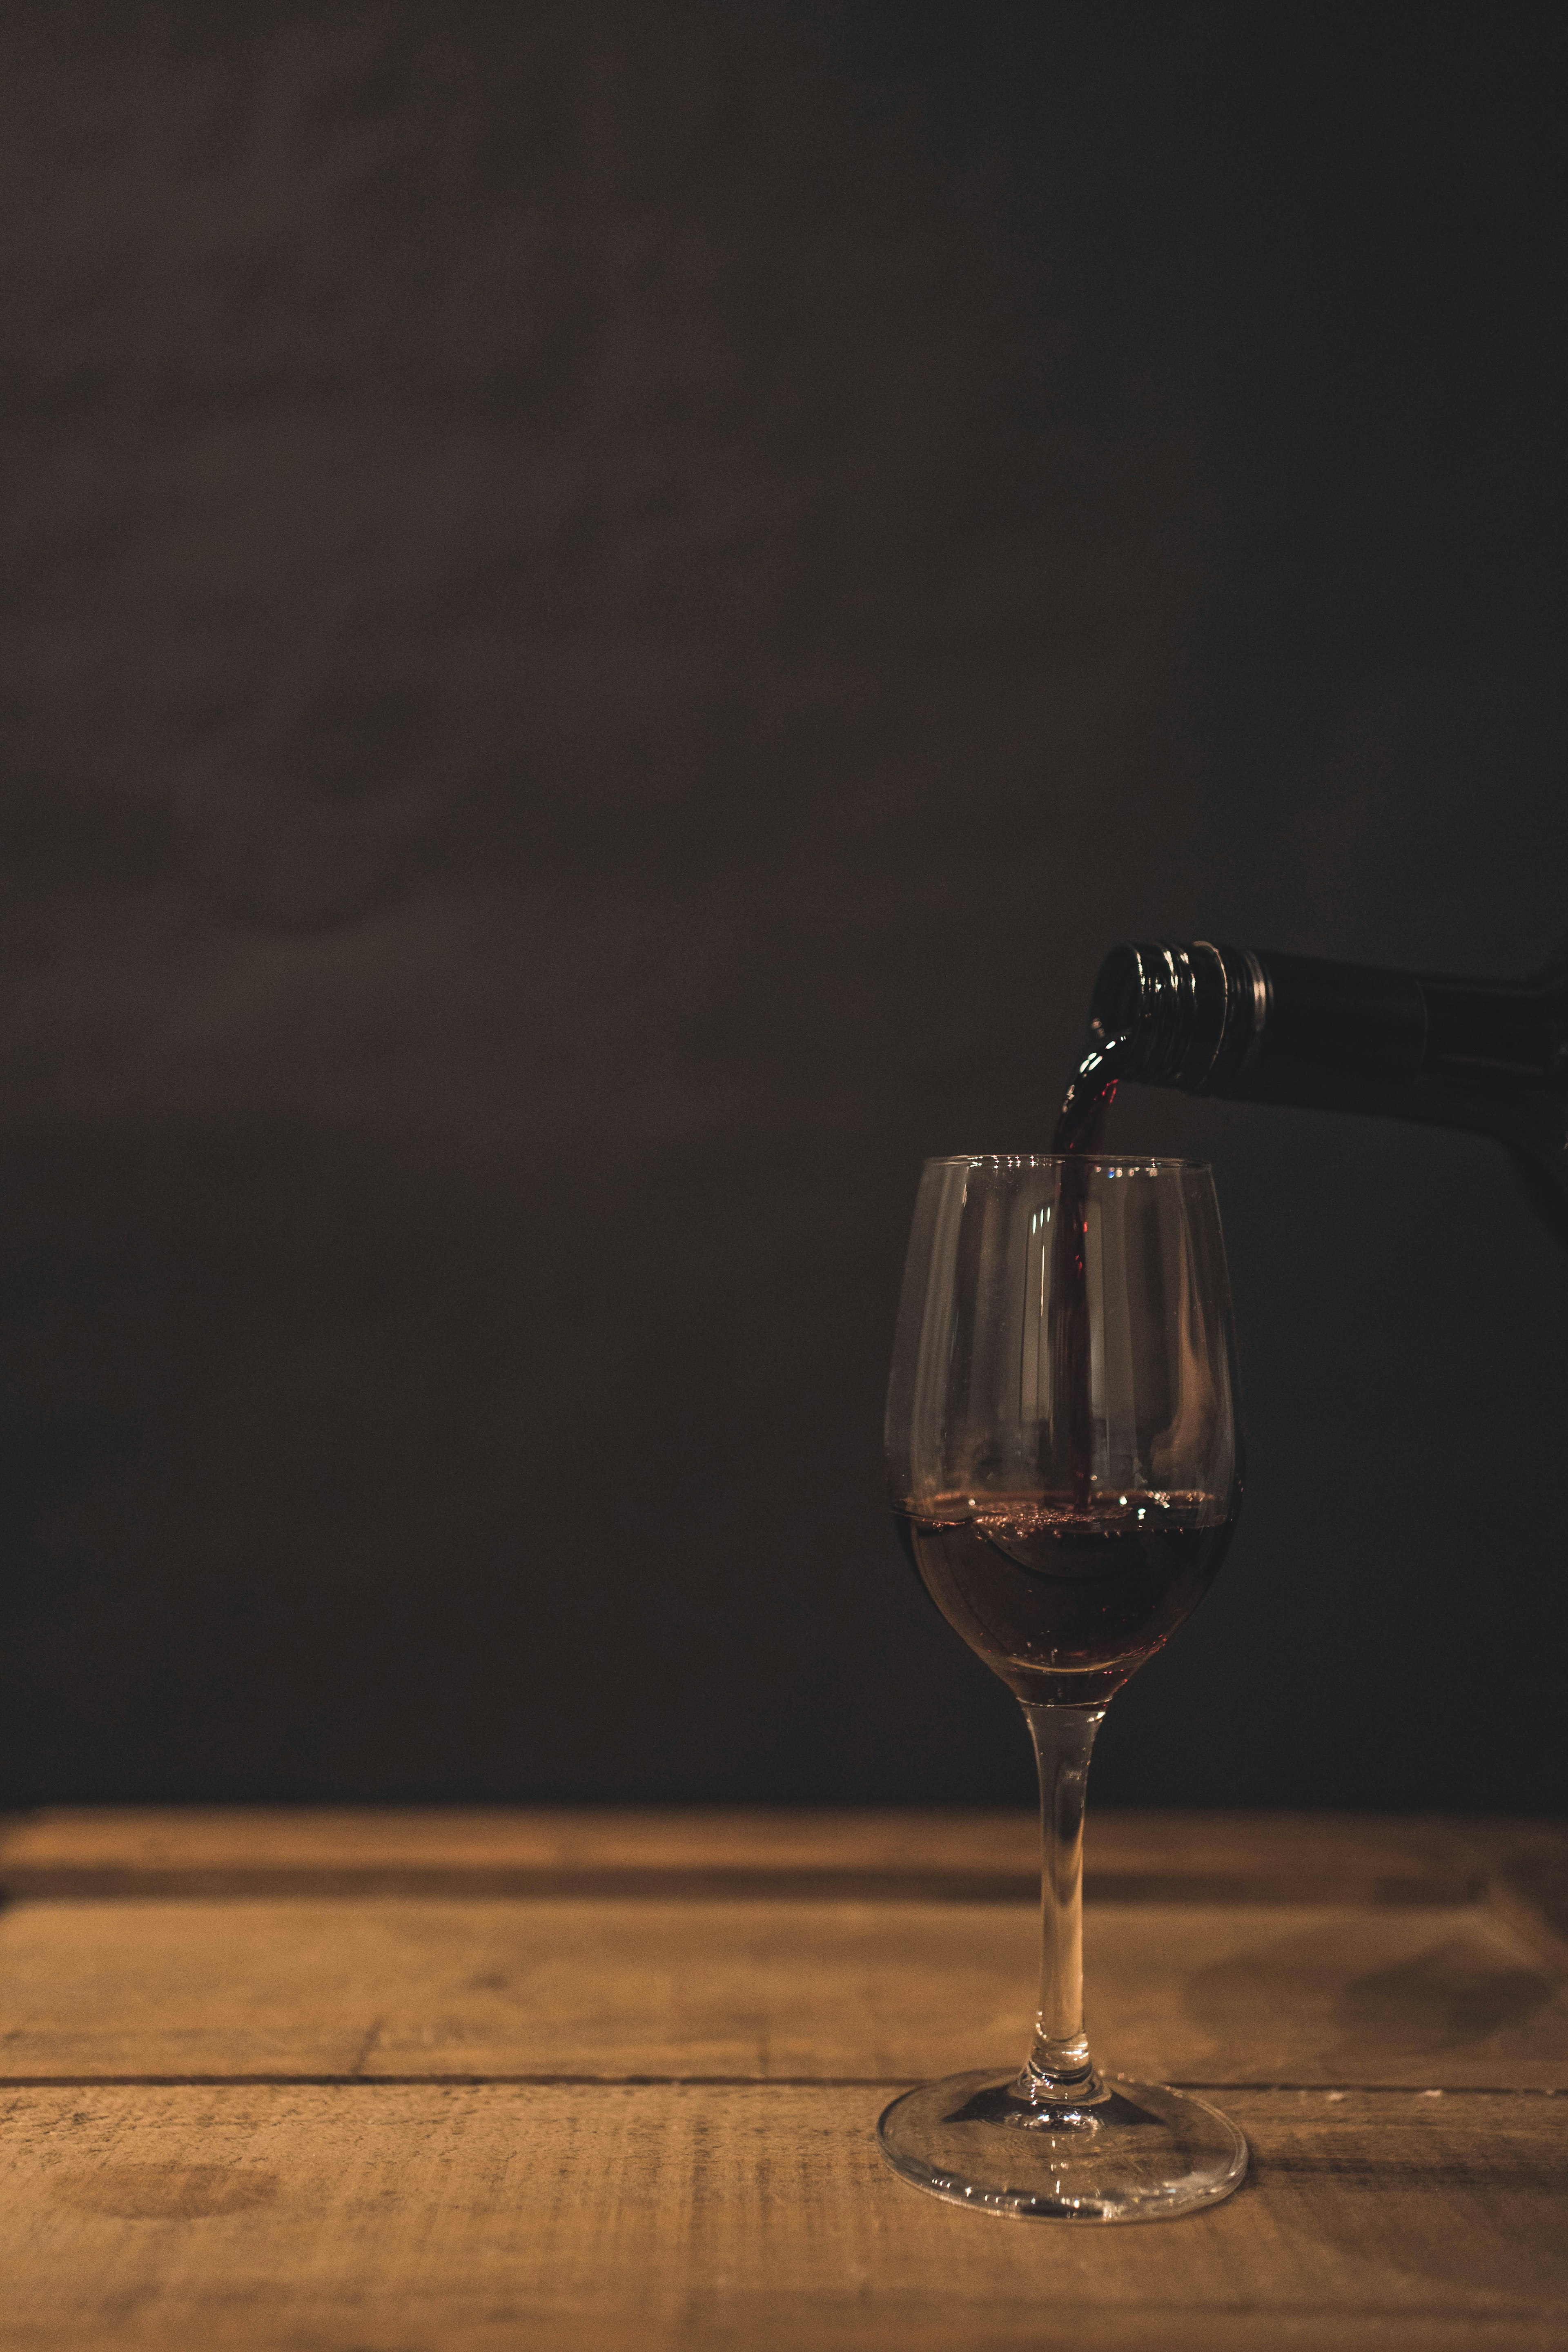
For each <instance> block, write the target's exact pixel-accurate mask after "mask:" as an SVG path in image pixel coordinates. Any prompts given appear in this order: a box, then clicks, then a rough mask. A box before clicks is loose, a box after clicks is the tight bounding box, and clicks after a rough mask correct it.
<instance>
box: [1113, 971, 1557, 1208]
mask: <svg viewBox="0 0 1568 2352" xmlns="http://www.w3.org/2000/svg"><path fill="white" fill-rule="evenodd" d="M1089 1035H1090V1040H1091V1045H1092V1046H1093V1047H1094V1048H1095V1049H1096V1050H1097V1051H1098V1053H1099V1054H1100V1056H1101V1057H1102V1062H1103V1066H1104V1067H1105V1070H1106V1074H1107V1076H1112V1075H1114V1076H1115V1078H1117V1079H1121V1078H1127V1079H1131V1080H1134V1081H1136V1082H1138V1083H1140V1084H1142V1085H1144V1086H1156V1087H1180V1088H1181V1089H1182V1090H1183V1091H1184V1092H1185V1093H1187V1094H1194V1095H1222V1096H1225V1097H1226V1098H1227V1099H1229V1100H1232V1101H1237V1102H1266V1103H1291V1104H1296V1105H1299V1106H1300V1107H1302V1108H1310V1109H1316V1110H1356V1111H1370V1112H1373V1113H1375V1114H1378V1115H1381V1116H1382V1117H1384V1118H1408V1119H1420V1120H1424V1121H1426V1122H1427V1123H1428V1124H1432V1125H1436V1126H1440V1127H1455V1128H1469V1129H1475V1130H1477V1131H1479V1133H1482V1134H1485V1135H1491V1136H1495V1137H1496V1138H1497V1139H1499V1140H1500V1142H1503V1143H1506V1144H1507V1145H1509V1146H1510V1149H1511V1150H1513V1151H1514V1153H1515V1154H1516V1156H1517V1157H1518V1159H1519V1160H1520V1163H1521V1167H1522V1169H1523V1171H1524V1172H1525V1175H1526V1178H1527V1180H1528V1181H1529V1182H1530V1185H1531V1192H1532V1193H1533V1194H1534V1196H1535V1198H1536V1201H1537V1204H1538V1205H1539V1206H1540V1207H1541V1208H1542V1209H1543V1210H1544V1211H1545V1213H1546V1214H1547V1215H1548V1217H1549V1218H1550V1219H1551V1222H1552V1224H1553V1225H1554V1227H1555V1229H1556V1231H1557V1232H1558V1233H1559V1234H1560V1235H1562V1237H1563V1239H1564V1240H1568V951H1560V952H1559V954H1558V955H1557V956H1556V957H1555V958H1554V959H1553V960H1552V962H1551V963H1550V964H1549V965H1548V966H1547V967H1546V968H1545V969H1544V970H1543V971H1540V972H1538V973H1536V974H1535V975H1534V976H1533V977H1532V978H1531V979H1528V980H1456V979H1450V978H1447V977H1446V976H1439V975H1437V974H1435V973H1430V972H1404V971H1381V970H1379V969H1377V968H1376V967H1375V966H1373V965H1368V964H1349V963H1332V962H1329V961H1325V960H1323V959H1321V958H1319V957H1316V956H1298V955H1279V954H1276V953H1274V952H1273V951H1272V950H1258V949H1255V948H1236V947H1224V946H1220V945H1218V944H1216V943H1215V942H1214V941H1212V940H1193V941H1191V942H1188V943H1186V944H1180V943H1176V942H1173V941H1169V940H1157V941H1153V942H1148V943H1143V942H1140V943H1136V944H1133V943H1126V944H1123V945H1121V946H1119V947H1115V948H1112V950H1110V954H1109V955H1108V956H1107V957H1106V959H1105V961H1104V963H1103V964H1102V965H1101V967H1100V977H1099V979H1098V980H1097V981H1096V982H1095V988H1094V995H1093V999H1092V1002H1091V1004H1090V1010H1089Z"/></svg>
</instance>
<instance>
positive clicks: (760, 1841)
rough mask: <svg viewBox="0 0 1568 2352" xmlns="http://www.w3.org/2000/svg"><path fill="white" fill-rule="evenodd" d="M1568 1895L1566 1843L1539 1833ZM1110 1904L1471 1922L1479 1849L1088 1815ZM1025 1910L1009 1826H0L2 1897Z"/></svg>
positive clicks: (866, 1820)
mask: <svg viewBox="0 0 1568 2352" xmlns="http://www.w3.org/2000/svg"><path fill="white" fill-rule="evenodd" d="M1539 1838H1540V1839H1541V1840H1543V1841H1544V1843H1542V1844H1541V1849H1540V1850H1541V1853H1542V1856H1543V1857H1544V1859H1545V1860H1546V1862H1547V1863H1548V1864H1550V1863H1551V1861H1552V1856H1555V1858H1556V1865H1557V1866H1558V1867H1559V1868H1560V1869H1561V1871H1562V1875H1563V1884H1564V1885H1568V1832H1564V1831H1563V1830H1561V1829H1557V1830H1552V1829H1545V1830H1542V1832H1540V1833H1539ZM1088 1874H1089V1886H1090V1889H1091V1891H1092V1892H1093V1893H1094V1894H1095V1895H1097V1896H1098V1898H1099V1899H1100V1900H1101V1901H1116V1900H1120V1901H1131V1902H1148V1901H1160V1900H1165V1899H1174V1900H1181V1901H1186V1902H1214V1903H1223V1902H1253V1903H1258V1902H1276V1901H1278V1902H1290V1903H1312V1902H1328V1903H1359V1902H1376V1903H1390V1902H1393V1903H1397V1902H1411V1903H1425V1904H1434V1903H1462V1902H1471V1901H1476V1900H1479V1898H1480V1896H1481V1895H1482V1894H1483V1892H1484V1889H1485V1885H1486V1881H1487V1874H1488V1847H1487V1841H1486V1838H1485V1835H1484V1832H1483V1830H1481V1829H1478V1828H1472V1827H1470V1826H1465V1827H1460V1826H1458V1825H1456V1824H1455V1823H1453V1822H1448V1821H1443V1820H1436V1819H1432V1818H1423V1817H1419V1816H1398V1817H1379V1816H1373V1815H1367V1816H1361V1815H1347V1814H1335V1813H1317V1814H1310V1813H1298V1814H1268V1813H1150V1812H1131V1811H1126V1812H1121V1811H1109V1810H1108V1811H1102V1812H1100V1813H1098V1814H1091V1817H1090V1830H1089V1846H1088ZM849 1882H853V1883H854V1889H855V1891H857V1892H859V1893H862V1894H866V1895H878V1894H888V1895H900V1894H910V1895H920V1896H921V1898H922V1899H924V1900H928V1901H929V1900H940V1899H942V1897H943V1896H944V1895H952V1896H954V1897H955V1898H956V1899H959V1900H971V1899H973V1898H974V1897H976V1896H982V1897H985V1898H987V1899H1016V1900H1020V1901H1025V1902H1030V1903H1032V1902H1034V1901H1035V1900H1036V1898H1037V1891H1038V1846H1037V1828H1036V1824H1035V1820H1034V1817H1033V1815H1032V1814H1030V1813H1026V1812H1022V1811H1017V1812H914V1811H910V1812H902V1811H900V1812H893V1811H880V1812H865V1811H859V1812H826V1811H815V1812H803V1811H769V1812H758V1811H712V1810H710V1811H688V1812H668V1811H667V1812H639V1811H626V1810H611V1809H605V1810H595V1809H590V1808H585V1807H584V1808H575V1809H574V1808H554V1809H551V1808H541V1809H539V1810H536V1811H521V1810H517V1809H508V1808H502V1807H495V1808H489V1809H479V1808H460V1807H454V1808H451V1809H449V1810H447V1809H436V1808H427V1809H424V1810H418V1809H413V1810H407V1811H402V1810H398V1811H394V1810H378V1809H374V1808H368V1807H362V1808H355V1809H347V1808H342V1809H331V1808H322V1809H321V1810H319V1811H318V1810H311V1811H305V1810H300V1809H293V1810H289V1811H283V1810H268V1809H266V1808H260V1807H258V1808H255V1809H249V1808H247V1809H243V1810H241V1809H238V1808H233V1807H216V1806H215V1807H177V1808H170V1809H168V1810H167V1811H153V1810H138V1809H131V1808H127V1809H125V1810H123V1811H120V1810H109V1809H82V1810H80V1811H66V1810H57V1811H46V1812H41V1813H37V1814H35V1815H31V1816H25V1817H13V1818H12V1819H10V1820H9V1821H8V1822H5V1823H4V1824H3V1825H0V1892H4V1893H8V1894H10V1895H53V1896H55V1897H57V1898H63V1897H66V1896H69V1895H88V1896H92V1895H117V1896H131V1895H202V1894H207V1895H228V1894H239V1895H244V1894H277V1895H285V1894H304V1895H317V1894H332V1893H343V1894H370V1893H382V1894H416V1895H423V1894H448V1895H479V1896H484V1895H510V1894H515V1895H542V1894H559V1895H570V1894H595V1893H606V1894H612V1895H622V1896H628V1895H636V1894H637V1893H647V1894H652V1895H662V1896H669V1895H681V1894H688V1893H710V1894H713V1893H724V1892H730V1893H735V1894H738V1895H742V1896H745V1895H763V1894H771V1893H777V1894H781V1895H800V1894H803V1893H811V1892H816V1891H822V1892H836V1891H844V1890H845V1889H846V1887H847V1883H849Z"/></svg>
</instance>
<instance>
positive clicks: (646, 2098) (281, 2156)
mask: <svg viewBox="0 0 1568 2352" xmlns="http://www.w3.org/2000/svg"><path fill="white" fill-rule="evenodd" d="M880 2097H881V2095H880V2094H879V2093H876V2092H871V2091H867V2090H848V2089H830V2088H792V2087H774V2088H750V2089H743V2090H742V2089H728V2090H727V2089H721V2088H713V2087H708V2088H700V2087H695V2086H681V2085H661V2086H653V2085H650V2086H643V2087H632V2086H626V2087H616V2088H614V2089H608V2088H607V2089H603V2090H600V2091H596V2092H595V2093H593V2094H592V2095H586V2096H585V2095H584V2094H583V2093H581V2092H576V2091H572V2090H569V2089H565V2088H544V2087H541V2088H529V2089H523V2088H517V2087H509V2086H498V2085H485V2086H478V2087H474V2088H469V2089H463V2090H456V2089H451V2088H438V2087H435V2086H426V2087H409V2086H405V2085H400V2086H391V2085H379V2086H377V2085H371V2084H361V2085H356V2086H352V2087H335V2088H331V2089H312V2088H308V2087H298V2086H295V2087H289V2088H277V2089H260V2088H247V2089H239V2088H231V2089H228V2090H226V2091H222V2092H216V2093H215V2092H198V2091H140V2092H132V2091H129V2090H120V2089H104V2090H99V2091H94V2092H91V2093H89V2094H85V2095H84V2094H77V2093H69V2094H66V2093H60V2092H58V2091H47V2090H37V2091H29V2092H26V2093H13V2094H11V2095H8V2096H7V2097H5V2099H4V2100H3V2101H0V2270H3V2271H4V2274H5V2278H6V2281H7V2286H6V2317H5V2343H6V2345H7V2347H15V2352H66V2347H70V2352H77V2347H84V2346H86V2345H88V2344H98V2343H103V2342H112V2343H114V2344H116V2345H125V2346H129V2347H142V2346H148V2347H151V2346H157V2347H160V2352H163V2347H169V2348H170V2352H179V2348H180V2347H196V2346H209V2345H210V2346H216V2347H226V2346H244V2347H279V2352H281V2347H289V2352H325V2347H334V2352H350V2348H351V2347H353V2352H413V2347H419V2352H490V2347H498V2348H499V2347H502V2346H506V2347H513V2346H516V2345H519V2344H526V2345H527V2346H528V2347H530V2352H554V2347H569V2346H570V2347H598V2346H606V2347H607V2346H611V2345H621V2344H625V2343H627V2342H635V2343H637V2344H638V2345H639V2346H644V2347H655V2352H658V2348H659V2347H671V2352H674V2347H682V2352H686V2348H687V2347H698V2352H706V2347H736V2348H737V2352H739V2347H742V2346H745V2347H753V2352H786V2347H787V2352H795V2347H802V2352H804V2347H808V2346H809V2347H814V2352H815V2347H821V2346H828V2347H833V2346H836V2345H846V2346H854V2347H866V2348H867V2352H870V2347H889V2352H891V2347H898V2352H911V2348H912V2352H937V2347H951V2346H952V2345H954V2344H976V2345H981V2344H983V2345H985V2346H988V2347H991V2346H1000V2347H1025V2346H1029V2347H1040V2346H1061V2347H1068V2346H1075V2347H1076V2346H1085V2347H1090V2352H1108V2347H1139V2352H1147V2347H1159V2352H1167V2348H1169V2352H1184V2347H1194V2352H1196V2347H1215V2352H1232V2347H1235V2352H1242V2347H1246V2352H1254V2347H1257V2346H1258V2344H1259V2343H1261V2342H1267V2343H1268V2345H1269V2346H1271V2347H1275V2346H1279V2347H1292V2346H1311V2347H1320V2346H1330V2345H1332V2346H1335V2347H1340V2346H1350V2347H1352V2352H1353V2347H1358V2346H1371V2345H1373V2344H1375V2345H1377V2346H1380V2347H1395V2352H1417V2347H1422V2352H1426V2347H1445V2352H1471V2347H1478V2348H1479V2347H1487V2352H1504V2347H1507V2352H1544V2347H1547V2346H1548V2345H1557V2344H1560V2343H1561V2341H1562V2331H1563V2326H1564V2324H1565V2323H1568V2237H1565V2236H1564V2233H1563V2229H1562V2221H1563V2205H1562V2198H1561V2188H1560V2184H1561V2178H1562V2168H1563V2160H1564V2158H1568V2103H1564V2104H1563V2105H1559V2104H1558V2103H1557V2102H1555V2101H1552V2100H1549V2099H1543V2098H1523V2097H1512V2098H1510V2097H1489V2096H1485V2095H1472V2096H1469V2097H1462V2098H1455V2097H1449V2098H1447V2099H1428V2098H1423V2097H1421V2096H1419V2095H1412V2094H1409V2093H1393V2092H1382V2093H1369V2092H1358V2093H1352V2094H1350V2095H1347V2096H1344V2097H1342V2098H1338V2099H1332V2098H1330V2097H1328V2096H1326V2095H1323V2094H1321V2093H1315V2094H1306V2093H1247V2092H1241V2093H1237V2094H1236V2095H1233V2097H1232V2098H1231V2099H1230V2100H1229V2102H1228V2105H1229V2106H1230V2109H1231V2112H1232V2113H1233V2114H1234V2115H1235V2116H1236V2117H1237V2121H1238V2122H1239V2123H1240V2124H1241V2125H1242V2126H1243V2128H1244V2129H1245V2130H1246V2131H1247V2134H1248V2136H1249V2137H1250V2139H1251V2142H1252V2146H1253V2148H1254V2151H1255V2162H1256V2171H1255V2177H1254V2179H1253V2181H1252V2183H1251V2184H1250V2185H1249V2186H1248V2187H1247V2188H1245V2189H1243V2190H1242V2191H1241V2193H1240V2194H1239V2195H1238V2196H1237V2198H1235V2199H1234V2200H1231V2202H1230V2203H1228V2204H1226V2205H1225V2206H1222V2207H1220V2208H1219V2209H1217V2210H1215V2211H1214V2212H1213V2213H1210V2214H1207V2215H1204V2216H1201V2217H1198V2218H1195V2219H1194V2220H1191V2221H1183V2222H1180V2223H1174V2224H1172V2225H1170V2226H1168V2227H1164V2228H1158V2229H1142V2230H1120V2231H1118V2230H1109V2231H1107V2230H1099V2229H1094V2228H1092V2227H1090V2228H1074V2227H1071V2226H1068V2227H1066V2228H1062V2227H1056V2226H1052V2225H1048V2224H1047V2225H1032V2224H1029V2223H1026V2222H1007V2221H997V2220H994V2219H993V2218H992V2217H989V2216H985V2215H980V2214H971V2213H963V2212H957V2211H954V2210H952V2209H951V2208H949V2207H946V2206H943V2205H942V2204H940V2203H938V2202H937V2201H936V2200H934V2199H930V2198H925V2197H922V2196H921V2195H920V2193H919V2192H918V2191H916V2190H912V2189H907V2188H905V2187H904V2186H903V2185H902V2184H901V2183H900V2182H898V2181H897V2180H895V2179H893V2177H892V2176H891V2175H890V2174H889V2172H888V2171H887V2169H886V2168H885V2167H884V2166H883V2165H882V2164H881V2162H880V2160H879V2157H878V2155H877V2152H876V2148H875V2145H874V2142H873V2138H872V2126H873V2124H874V2121H875V2117H876V2115H877V2112H878V2108H879V2101H880Z"/></svg>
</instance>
